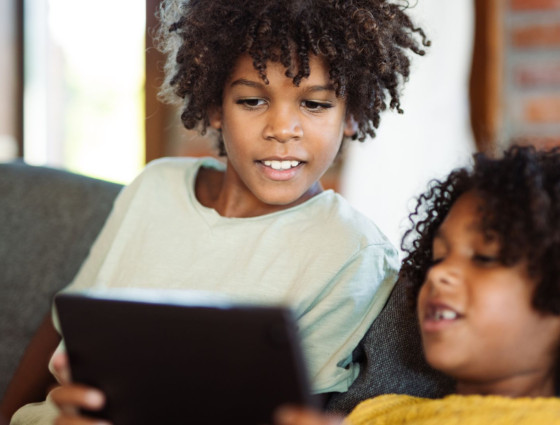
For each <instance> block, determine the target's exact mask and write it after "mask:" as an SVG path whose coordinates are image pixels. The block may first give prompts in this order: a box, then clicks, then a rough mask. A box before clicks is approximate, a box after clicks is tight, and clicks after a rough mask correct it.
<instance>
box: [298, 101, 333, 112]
mask: <svg viewBox="0 0 560 425" xmlns="http://www.w3.org/2000/svg"><path fill="white" fill-rule="evenodd" d="M302 105H303V106H304V107H305V108H307V109H308V110H310V111H313V112H317V111H322V110H324V109H329V108H332V107H333V104H332V103H328V102H317V101H314V100H304V101H303V102H302Z"/></svg>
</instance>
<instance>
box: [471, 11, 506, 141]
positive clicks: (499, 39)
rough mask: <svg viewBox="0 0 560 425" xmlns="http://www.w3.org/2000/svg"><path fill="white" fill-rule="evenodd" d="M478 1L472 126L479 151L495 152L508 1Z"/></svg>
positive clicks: (472, 76) (500, 101)
mask: <svg viewBox="0 0 560 425" xmlns="http://www.w3.org/2000/svg"><path fill="white" fill-rule="evenodd" d="M473 1H474V2H475V39H474V50H473V59H472V68H471V78H470V111H471V125H472V129H473V134H474V138H475V140H476V144H477V147H478V150H480V151H485V152H488V151H492V149H493V148H494V147H495V144H496V143H497V140H498V138H499V136H500V131H501V127H502V87H503V63H504V58H503V56H504V44H503V33H504V29H503V25H504V20H503V10H504V1H505V0H473Z"/></svg>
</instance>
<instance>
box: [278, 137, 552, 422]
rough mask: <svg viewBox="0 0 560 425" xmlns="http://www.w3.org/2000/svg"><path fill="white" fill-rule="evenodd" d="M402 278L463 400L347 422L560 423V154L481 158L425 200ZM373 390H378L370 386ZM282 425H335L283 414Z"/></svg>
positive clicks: (355, 416)
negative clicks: (408, 286) (558, 396)
mask: <svg viewBox="0 0 560 425" xmlns="http://www.w3.org/2000/svg"><path fill="white" fill-rule="evenodd" d="M411 219H412V221H413V224H414V226H413V229H411V230H410V231H409V232H408V233H407V234H406V235H405V242H406V241H407V240H408V239H409V238H411V237H414V235H415V234H417V235H418V236H417V238H416V239H415V240H414V241H413V243H412V249H411V250H409V251H408V256H407V257H406V258H405V260H404V263H403V267H402V270H401V278H402V279H405V280H406V281H408V282H410V284H411V287H412V288H411V289H412V291H413V293H414V295H415V298H416V300H417V302H416V306H417V317H418V321H419V325H420V331H421V335H422V343H423V349H424V354H425V356H426V360H427V361H428V363H429V364H430V365H431V366H433V367H434V368H436V369H438V370H440V371H442V372H444V373H446V374H447V375H449V376H451V377H453V378H454V379H455V380H456V393H457V394H456V395H451V396H447V397H444V398H443V399H436V400H430V399H422V398H417V397H411V396H407V395H395V394H392V395H385V396H379V397H376V398H373V399H370V400H367V401H365V402H363V403H361V404H360V405H358V407H357V408H356V409H355V410H354V411H353V412H352V413H351V414H350V416H349V417H348V418H347V420H346V421H345V423H348V424H352V425H361V424H373V423H384V424H401V423H407V424H442V423H454V424H479V423H492V424H527V425H528V424H560V399H558V398H556V397H555V395H556V394H558V390H559V389H560V388H559V386H560V379H559V368H558V366H559V360H560V261H559V259H560V150H553V151H551V152H538V151H536V150H535V149H533V148H531V147H513V148H510V149H509V150H508V151H506V152H505V155H504V157H503V158H502V159H497V160H496V159H490V158H488V157H486V156H484V155H481V154H479V155H477V156H476V159H475V164H474V169H473V170H467V169H460V170H458V171H454V172H453V173H451V175H450V176H449V177H448V178H447V180H446V181H444V182H441V183H437V184H435V185H434V186H433V187H431V188H430V190H428V192H426V193H425V194H424V195H422V196H421V197H420V199H419V202H418V206H417V208H416V211H415V212H414V213H413V214H411ZM372 379H375V377H373V378H372ZM277 423H278V424H281V425H295V424H298V425H311V424H316V425H319V424H327V423H337V420H336V419H335V418H326V417H322V416H321V415H319V414H315V413H312V412H307V411H302V410H297V409H284V410H282V411H280V412H279V414H278V422H277Z"/></svg>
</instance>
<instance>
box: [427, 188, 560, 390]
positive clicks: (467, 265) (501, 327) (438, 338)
mask: <svg viewBox="0 0 560 425" xmlns="http://www.w3.org/2000/svg"><path fill="white" fill-rule="evenodd" d="M479 205H480V198H479V197H478V196H477V195H476V194H475V193H471V192H468V193H466V194H464V195H462V196H461V197H460V198H459V199H458V200H457V202H456V203H455V204H454V205H453V207H452V208H451V210H450V212H449V214H448V215H447V217H446V218H445V220H444V222H443V223H442V225H441V226H440V228H439V230H438V232H437V234H436V236H435V238H434V241H433V260H434V265H433V266H432V267H431V268H430V269H429V271H428V273H427V275H426V279H425V281H424V284H423V286H422V288H421V290H420V294H419V297H418V317H419V321H420V328H421V333H422V340H423V345H424V352H425V355H426V359H427V361H428V363H430V364H431V365H432V366H433V367H434V368H436V369H439V370H441V371H442V372H444V373H446V374H448V375H450V376H452V377H454V378H456V379H457V380H458V391H461V388H462V389H463V390H464V392H476V393H482V394H485V393H486V394H487V393H490V394H500V393H501V394H506V395H550V394H542V393H543V392H545V393H547V392H550V391H553V390H554V381H553V377H552V376H551V372H552V369H553V367H554V364H555V362H556V358H557V351H558V341H559V340H560V317H559V316H552V315H545V314H542V313H540V312H538V311H536V310H535V309H534V308H533V307H532V305H531V299H532V295H533V291H534V289H535V285H536V282H535V280H534V279H532V278H531V277H530V276H529V275H528V273H527V267H526V264H525V263H524V262H520V263H518V264H516V265H513V266H511V267H507V266H504V265H503V264H501V263H500V262H499V261H497V260H496V259H497V255H498V252H499V248H500V246H499V242H498V241H497V240H491V241H486V240H485V238H484V236H483V234H482V232H481V230H480V227H479V212H478V206H479ZM467 388H470V390H467ZM531 391H533V392H536V393H537V394H533V393H531V394H527V393H528V392H531Z"/></svg>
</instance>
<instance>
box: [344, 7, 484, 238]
mask: <svg viewBox="0 0 560 425" xmlns="http://www.w3.org/2000/svg"><path fill="white" fill-rule="evenodd" d="M410 3H411V4H416V5H415V6H414V8H412V9H410V14H411V16H412V18H413V19H414V22H415V23H416V24H418V25H419V26H421V27H422V28H423V29H424V31H425V32H426V34H427V35H428V38H429V39H430V40H431V42H432V47H430V48H428V51H427V54H426V55H425V56H424V57H419V56H416V55H414V57H413V58H412V69H411V75H410V80H409V81H408V83H407V84H406V85H405V89H404V93H403V97H402V101H401V105H402V108H403V109H404V114H403V115H400V114H398V113H396V112H395V111H388V112H385V113H384V114H383V115H382V118H381V124H380V127H379V130H378V131H377V137H376V138H375V139H373V140H366V141H365V142H364V143H359V142H353V143H349V146H348V148H347V151H346V158H345V162H344V168H343V171H342V177H341V192H342V194H343V195H344V196H345V197H346V198H347V199H348V200H349V201H350V202H351V203H352V204H353V205H354V206H355V207H356V208H358V209H359V210H361V211H362V212H363V213H365V214H366V215H367V216H369V217H371V218H372V219H373V220H374V221H375V222H376V223H377V225H378V226H379V227H380V228H381V230H382V231H383V232H384V233H385V235H387V237H389V239H390V240H391V241H392V242H393V244H395V246H397V247H399V246H400V239H401V237H402V233H403V231H404V230H405V229H406V228H407V226H408V222H407V220H406V217H407V215H408V211H409V206H410V205H411V199H412V198H414V197H415V196H417V195H418V194H419V193H420V192H421V191H423V190H424V188H425V187H426V183H427V182H428V181H429V180H430V179H432V178H434V177H443V176H445V175H446V174H447V173H448V172H449V171H450V170H451V169H453V168H456V167H457V166H459V165H463V164H465V163H468V161H469V160H470V156H471V154H472V152H473V151H474V149H475V147H474V141H473V137H472V134H471V128H470V121H469V104H468V80H469V74H470V65H471V52H472V44H473V30H474V28H473V27H474V2H473V1H472V0H417V2H415V1H413V0H411V1H410Z"/></svg>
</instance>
